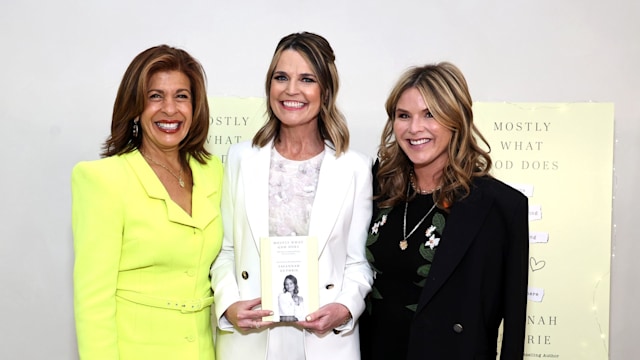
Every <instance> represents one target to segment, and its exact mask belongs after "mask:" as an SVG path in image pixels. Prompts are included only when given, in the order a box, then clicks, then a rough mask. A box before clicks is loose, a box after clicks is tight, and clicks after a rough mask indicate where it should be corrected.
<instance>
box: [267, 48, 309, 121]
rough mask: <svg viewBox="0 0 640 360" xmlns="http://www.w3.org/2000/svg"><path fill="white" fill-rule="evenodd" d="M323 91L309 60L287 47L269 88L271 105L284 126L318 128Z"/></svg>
mask: <svg viewBox="0 0 640 360" xmlns="http://www.w3.org/2000/svg"><path fill="white" fill-rule="evenodd" d="M320 99H321V90H320V85H319V84H318V79H317V76H316V74H315V73H314V72H313V70H312V69H311V66H310V65H309V63H308V62H307V60H306V59H305V58H304V57H302V55H300V53H298V52H297V51H295V50H285V51H283V52H282V54H281V55H280V59H279V60H278V63H277V65H276V67H275V70H274V72H273V76H272V79H271V87H270V88H269V106H270V107H271V109H272V111H273V113H274V114H275V115H276V117H277V118H278V120H280V122H281V124H282V126H283V127H292V128H293V127H301V126H313V127H314V128H315V127H317V122H318V114H319V113H320Z"/></svg>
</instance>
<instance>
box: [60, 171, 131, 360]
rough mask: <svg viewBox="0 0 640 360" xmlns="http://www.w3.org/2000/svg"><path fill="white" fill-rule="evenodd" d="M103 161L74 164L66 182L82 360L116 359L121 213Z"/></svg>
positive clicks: (112, 178)
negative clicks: (70, 206)
mask: <svg viewBox="0 0 640 360" xmlns="http://www.w3.org/2000/svg"><path fill="white" fill-rule="evenodd" d="M105 160H106V159H105ZM105 160H99V161H94V162H84V163H79V164H78V165H76V167H75V168H74V169H73V172H72V176H71V192H72V227H73V242H74V251H75V265H74V271H73V282H74V312H75V321H76V334H77V338H78V352H79V354H80V358H81V359H83V360H87V359H89V360H94V359H109V360H114V359H118V342H117V340H118V333H117V326H116V317H115V314H116V299H115V292H116V286H117V282H118V268H119V263H120V251H121V248H122V234H123V216H124V213H123V210H124V209H123V203H122V192H121V190H120V191H119V182H118V181H115V180H116V179H117V172H115V171H114V170H115V169H114V168H105V167H104V165H105V164H107V162H106V161H105ZM108 163H109V164H113V162H108Z"/></svg>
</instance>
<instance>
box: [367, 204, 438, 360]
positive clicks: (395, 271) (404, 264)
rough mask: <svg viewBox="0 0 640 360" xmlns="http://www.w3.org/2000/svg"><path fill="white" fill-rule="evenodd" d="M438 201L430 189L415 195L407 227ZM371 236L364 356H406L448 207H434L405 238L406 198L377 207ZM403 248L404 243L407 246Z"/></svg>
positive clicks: (401, 357)
mask: <svg viewBox="0 0 640 360" xmlns="http://www.w3.org/2000/svg"><path fill="white" fill-rule="evenodd" d="M432 207H433V197H432V196H431V195H416V196H414V198H413V199H412V200H411V201H410V202H409V204H408V208H407V220H406V233H407V234H409V233H410V232H411V230H413V228H414V227H415V226H416V225H417V224H418V223H419V222H420V220H421V219H422V218H423V217H424V216H425V214H427V213H428V212H429V209H431V208H432ZM374 212H375V213H374V216H373V221H372V223H371V228H370V230H369V237H368V239H367V259H368V260H369V263H370V264H371V267H372V268H373V270H374V279H375V280H374V284H373V290H372V293H371V295H370V296H369V303H368V309H367V311H368V314H365V316H364V318H363V319H362V327H363V334H362V336H361V338H362V339H361V341H362V358H363V359H404V358H405V357H406V353H407V345H408V339H409V329H410V327H411V321H412V319H413V316H414V314H415V310H416V306H417V303H418V300H419V298H420V293H421V292H422V289H423V287H424V283H425V282H426V278H427V276H428V274H429V270H430V268H431V263H432V261H433V259H434V257H435V256H436V253H437V246H438V244H439V243H440V241H443V240H441V239H440V238H441V235H442V232H443V230H444V227H445V223H446V216H447V214H446V212H444V211H443V210H441V209H439V208H437V207H436V208H434V209H433V211H431V213H430V214H429V215H428V216H427V217H426V218H425V219H424V221H423V222H422V223H421V224H420V225H419V226H418V227H417V229H416V230H415V232H413V234H412V235H411V236H409V237H408V239H407V241H406V244H401V241H402V240H403V238H404V236H403V220H404V212H405V204H404V203H401V204H398V205H396V206H395V207H394V208H391V209H377V208H375V209H374ZM403 248H404V249H403Z"/></svg>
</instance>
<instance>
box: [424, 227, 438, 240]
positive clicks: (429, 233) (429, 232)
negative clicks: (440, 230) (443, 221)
mask: <svg viewBox="0 0 640 360" xmlns="http://www.w3.org/2000/svg"><path fill="white" fill-rule="evenodd" d="M434 231H436V227H435V226H434V225H431V226H429V228H428V229H427V232H425V233H424V234H425V235H426V236H427V237H431V235H433V232H434Z"/></svg>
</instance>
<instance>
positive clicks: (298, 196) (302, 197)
mask: <svg viewBox="0 0 640 360" xmlns="http://www.w3.org/2000/svg"><path fill="white" fill-rule="evenodd" d="M322 159H324V151H323V152H321V153H320V154H318V155H316V156H314V157H312V158H311V159H308V160H302V161H298V160H289V159H286V158H285V157H283V156H282V155H280V154H279V153H278V151H277V150H276V149H275V148H272V149H271V165H270V169H269V235H270V236H305V235H308V234H309V219H310V218H311V209H312V207H313V200H314V198H315V196H316V188H317V186H318V177H319V174H320V165H322Z"/></svg>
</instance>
